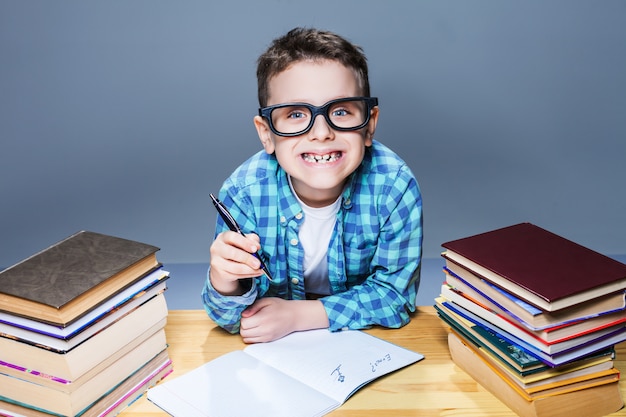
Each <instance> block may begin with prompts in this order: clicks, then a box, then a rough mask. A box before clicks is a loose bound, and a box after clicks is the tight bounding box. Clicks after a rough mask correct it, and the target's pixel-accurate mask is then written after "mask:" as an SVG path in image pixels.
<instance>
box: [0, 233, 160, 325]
mask: <svg viewBox="0 0 626 417" xmlns="http://www.w3.org/2000/svg"><path fill="white" fill-rule="evenodd" d="M158 250H159V248H157V247H156V246H152V245H148V244H145V243H141V242H136V241H133V240H128V239H122V238H119V237H113V236H108V235H104V234H100V233H94V232H89V231H80V232H78V233H75V234H73V235H72V236H69V237H68V238H66V239H64V240H62V241H60V242H57V243H55V244H53V245H52V246H50V247H48V248H46V249H44V250H43V251H41V252H39V253H36V254H35V255H33V256H31V257H29V258H26V259H25V260H23V261H21V262H19V263H17V264H15V265H13V266H11V267H9V268H7V269H5V270H4V271H2V272H0V311H4V312H6V313H9V314H15V315H18V316H22V317H27V318H29V319H33V320H37V321H41V322H44V323H50V324H54V325H58V326H60V327H65V326H67V325H68V324H71V323H72V322H73V321H75V320H77V319H78V318H80V317H81V316H82V315H84V314H86V313H87V312H89V311H90V310H91V309H93V308H95V307H96V306H98V305H99V304H100V303H102V302H104V301H106V300H107V299H108V298H110V297H111V296H113V295H115V294H116V293H118V292H119V291H122V290H123V289H124V288H126V287H128V286H129V285H132V284H133V283H134V282H135V281H137V280H139V279H141V278H142V277H143V275H144V274H145V273H146V272H148V271H151V270H153V269H155V268H157V267H159V266H160V264H159V263H158V261H157V259H156V252H157V251H158Z"/></svg>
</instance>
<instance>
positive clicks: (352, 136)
mask: <svg viewBox="0 0 626 417" xmlns="http://www.w3.org/2000/svg"><path fill="white" fill-rule="evenodd" d="M269 92H270V94H269V100H268V106H271V105H275V104H283V103H296V102H298V103H308V104H312V105H314V106H321V105H323V104H325V103H327V102H328V101H330V100H333V99H338V98H346V97H356V96H360V95H361V91H360V89H359V87H358V83H357V79H356V75H355V74H354V72H353V71H352V70H351V69H348V68H346V67H345V66H343V65H342V64H340V63H338V62H335V61H321V62H310V61H300V62H297V63H295V64H293V65H292V66H290V67H289V68H287V69H286V70H285V71H283V72H281V73H280V74H278V75H276V76H274V77H273V78H272V79H271V80H270V82H269ZM377 121H378V107H375V108H374V109H372V112H371V117H370V121H369V123H368V124H367V125H366V126H365V127H364V128H362V129H360V130H356V131H337V130H334V129H332V128H331V127H330V126H329V125H328V123H327V122H326V120H325V119H324V116H322V115H318V116H317V117H316V119H315V122H314V123H313V126H312V127H311V130H309V131H308V132H306V133H303V134H302V135H299V136H292V137H283V136H277V135H275V134H274V133H273V132H272V131H271V130H270V128H269V126H268V124H267V120H265V119H264V118H262V117H260V116H256V117H255V118H254V124H255V126H256V129H257V132H258V134H259V138H260V139H261V143H262V144H263V147H264V148H265V152H267V153H268V154H272V153H275V154H276V158H277V159H278V163H279V164H280V165H281V166H282V168H283V169H284V170H285V171H286V172H287V174H289V175H290V176H291V181H292V184H293V187H294V189H295V191H296V193H297V194H298V197H300V199H301V200H302V201H303V202H305V203H306V204H307V205H309V206H312V207H323V206H326V205H328V204H331V203H332V202H334V201H335V200H336V199H337V198H338V197H339V195H340V194H341V192H342V191H343V187H344V184H345V182H346V179H347V178H348V176H350V174H352V172H354V170H355V169H356V168H357V167H358V166H359V165H360V164H361V161H362V160H363V156H364V154H365V147H367V146H371V145H372V139H373V136H374V131H375V130H376V123H377Z"/></svg>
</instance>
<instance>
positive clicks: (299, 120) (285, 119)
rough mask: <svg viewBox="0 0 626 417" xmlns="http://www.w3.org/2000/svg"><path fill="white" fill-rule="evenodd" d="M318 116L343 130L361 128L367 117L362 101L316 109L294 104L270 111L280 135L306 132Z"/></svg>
mask: <svg viewBox="0 0 626 417" xmlns="http://www.w3.org/2000/svg"><path fill="white" fill-rule="evenodd" d="M318 114H322V115H324V117H325V118H326V121H327V122H328V123H329V124H330V125H331V126H332V127H334V128H340V129H345V130H350V129H356V128H360V127H362V125H363V124H364V123H365V122H366V120H367V117H368V106H367V102H366V101H365V100H363V99H351V100H342V101H337V102H331V103H328V104H327V105H325V106H323V107H321V108H316V107H313V106H310V105H304V104H294V105H286V106H281V107H278V108H275V109H273V110H272V113H271V117H272V124H273V125H274V129H276V130H277V131H278V132H280V133H284V134H293V133H297V132H302V131H305V130H307V129H308V128H309V127H310V125H312V124H313V120H314V119H315V117H316V116H317V115H318Z"/></svg>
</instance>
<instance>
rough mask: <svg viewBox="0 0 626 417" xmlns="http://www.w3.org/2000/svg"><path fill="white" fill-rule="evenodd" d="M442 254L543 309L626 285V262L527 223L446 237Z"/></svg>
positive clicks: (621, 288) (569, 304) (560, 305)
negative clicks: (466, 235)
mask: <svg viewBox="0 0 626 417" xmlns="http://www.w3.org/2000/svg"><path fill="white" fill-rule="evenodd" d="M442 246H443V247H444V248H445V249H446V251H445V252H444V253H443V255H442V256H443V257H444V258H445V259H446V261H447V262H452V263H457V264H459V265H461V266H463V267H464V268H466V269H469V270H470V271H472V272H473V273H475V274H476V275H478V276H480V277H482V278H484V279H486V280H487V281H490V282H492V283H494V284H495V285H498V286H499V287H501V288H503V289H505V290H506V291H508V292H511V293H513V294H515V295H516V296H517V297H519V298H522V299H524V300H525V301H527V302H528V303H530V304H532V305H534V306H536V307H538V308H540V309H542V310H545V311H557V310H561V309H563V308H567V307H571V306H574V305H576V304H578V303H581V302H584V301H588V300H592V299H596V298H598V297H601V296H605V295H607V294H612V293H616V292H620V291H621V292H623V291H624V289H625V288H626V265H624V264H623V263H621V262H618V261H616V260H615V259H612V258H610V257H608V256H605V255H602V254H600V253H598V252H595V251H593V250H591V249H589V248H586V247H584V246H582V245H580V244H578V243H575V242H572V241H571V240H568V239H566V238H564V237H561V236H559V235H556V234H554V233H552V232H549V231H547V230H545V229H542V228H541V227H538V226H535V225H533V224H531V223H520V224H516V225H513V226H508V227H504V228H501V229H496V230H492V231H489V232H485V233H481V234H477V235H474V236H469V237H465V238H462V239H458V240H453V241H450V242H446V243H444V244H443V245H442Z"/></svg>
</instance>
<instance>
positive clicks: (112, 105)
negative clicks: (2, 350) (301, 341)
mask: <svg viewBox="0 0 626 417" xmlns="http://www.w3.org/2000/svg"><path fill="white" fill-rule="evenodd" d="M295 26H315V27H319V28H322V29H329V30H333V31H336V32H338V33H340V34H342V35H344V36H345V37H347V38H349V39H350V40H352V41H353V42H355V43H357V44H359V45H361V46H362V47H363V48H364V50H365V52H366V54H367V56H368V58H369V63H370V72H371V75H370V77H371V78H370V82H371V85H372V94H373V95H376V96H378V97H379V99H380V111H381V116H380V121H379V129H378V131H377V134H376V138H377V139H378V140H380V141H381V142H384V143H385V144H387V145H388V146H389V147H391V148H392V149H394V150H395V151H396V152H397V153H399V154H400V155H401V156H402V157H403V158H404V159H405V160H406V161H407V163H408V164H409V165H410V167H411V168H412V170H413V172H414V173H415V175H416V177H417V178H418V181H419V183H420V186H421V189H422V193H423V199H424V233H425V241H424V256H425V257H426V258H438V256H439V252H440V250H441V246H440V245H441V243H443V242H444V241H447V240H451V239H456V238H459V237H463V236H466V235H469V234H474V233H479V232H482V231H487V230H490V229H493V228H497V227H503V226H507V225H509V224H513V223H518V222H522V221H530V222H533V223H535V224H537V225H539V226H542V227H544V228H547V229H549V230H551V231H553V232H555V233H558V234H561V235H563V236H565V237H567V238H570V239H572V240H575V241H577V242H579V243H581V244H584V245H586V246H589V247H591V248H592V249H595V250H597V251H599V252H602V253H605V254H608V255H612V254H626V237H625V233H626V223H625V221H624V213H626V193H625V187H624V182H625V180H626V163H625V160H626V2H625V1H621V0H614V1H596V0H589V1H582V0H559V1H550V0H526V1H507V0H492V1H488V0H480V1H445V0H437V1H419V0H413V1H375V0H345V1H340V2H337V1H328V0H319V1H292V0H266V1H257V0H244V1H236V0H235V1H186V0H177V1H174V0H172V1H160V0H124V1H119V0H112V1H89V2H87V1H48V0H45V1H43V0H42V1H34V0H24V1H18V0H15V1H9V0H1V1H0V140H1V148H0V161H1V162H0V266H9V265H11V264H13V263H15V262H17V261H19V260H20V259H22V258H24V257H26V256H29V255H30V254H32V253H33V252H35V251H38V250H41V249H43V248H45V247H47V246H48V245H50V244H52V243H54V242H56V241H58V240H60V239H62V238H64V237H66V236H68V235H70V234H72V233H74V232H76V231H78V230H81V229H86V230H92V231H96V232H101V233H107V234H112V235H116V236H120V237H125V238H129V239H135V240H140V241H144V242H147V243H151V244H154V245H157V246H159V247H160V248H161V251H160V252H159V259H160V260H161V262H163V263H164V264H166V265H167V264H190V263H207V262H208V259H209V254H208V250H209V245H210V243H211V241H212V238H213V229H214V221H215V211H214V208H213V207H212V205H211V202H210V200H209V197H208V195H209V193H210V192H217V191H218V189H219V187H220V184H221V183H222V181H223V180H224V179H225V178H226V177H227V176H228V175H229V174H230V172H231V171H232V170H233V169H234V168H235V167H236V166H237V165H239V164H240V163H241V162H242V161H243V160H245V159H246V158H248V157H249V156H250V155H251V154H253V153H254V152H257V151H258V150H260V149H261V146H260V143H259V141H258V138H257V136H256V132H255V130H254V127H253V124H252V117H253V116H254V115H255V114H256V111H257V101H256V79H255V61H256V58H257V57H258V55H259V54H260V53H261V52H263V50H264V49H265V48H266V47H267V46H268V44H269V43H270V41H271V40H272V39H273V38H275V37H277V36H279V35H282V34H283V33H285V32H286V31H287V30H289V29H291V28H293V27H295Z"/></svg>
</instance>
